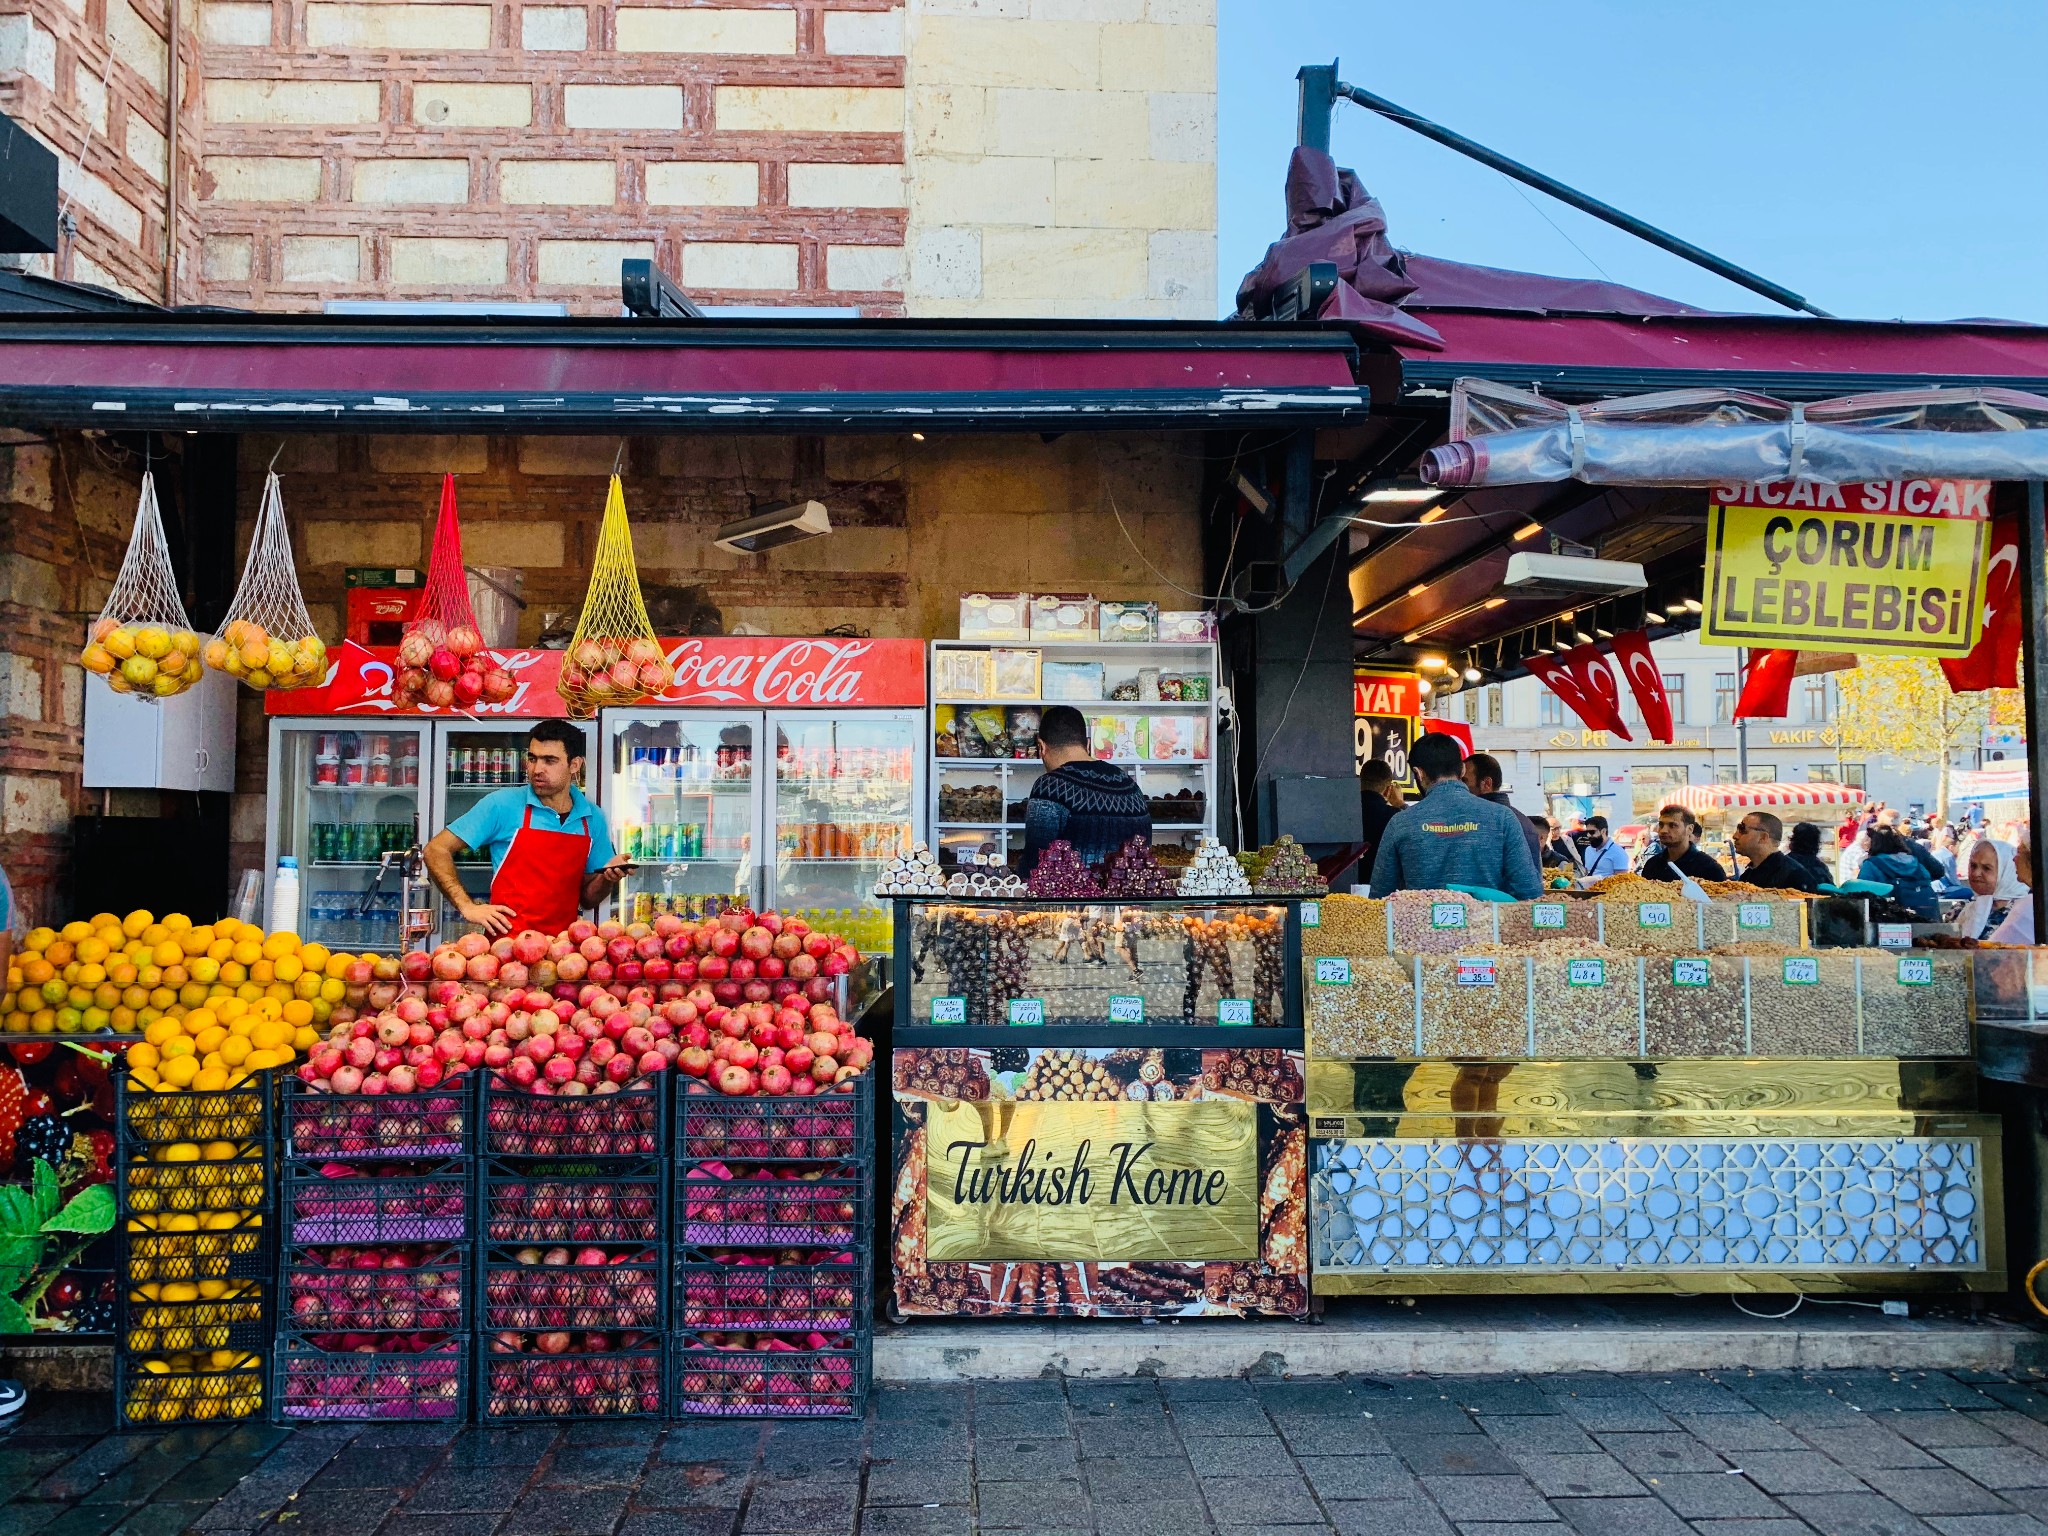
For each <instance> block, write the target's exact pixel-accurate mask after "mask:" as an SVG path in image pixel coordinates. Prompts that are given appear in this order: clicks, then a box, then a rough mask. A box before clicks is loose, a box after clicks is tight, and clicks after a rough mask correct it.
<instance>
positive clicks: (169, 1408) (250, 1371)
mask: <svg viewBox="0 0 2048 1536" xmlns="http://www.w3.org/2000/svg"><path fill="white" fill-rule="evenodd" d="M237 1355H238V1358H237V1359H236V1361H235V1363H234V1364H232V1365H219V1366H216V1365H214V1364H212V1363H211V1360H210V1358H209V1357H205V1356H201V1357H196V1358H195V1357H190V1356H183V1357H181V1356H176V1355H138V1354H131V1353H129V1352H128V1351H126V1350H116V1351H115V1355H114V1422H115V1423H116V1424H117V1425H119V1426H120V1427H121V1428H123V1429H153V1428H156V1427H157V1426H159V1425H163V1424H205V1423H216V1422H221V1421H225V1420H233V1419H253V1418H257V1417H260V1416H261V1415H262V1413H263V1398H264V1386H265V1374H266V1372H265V1362H264V1357H263V1356H262V1355H261V1354H259V1353H257V1352H255V1351H254V1350H243V1351H238V1352H237Z"/></svg>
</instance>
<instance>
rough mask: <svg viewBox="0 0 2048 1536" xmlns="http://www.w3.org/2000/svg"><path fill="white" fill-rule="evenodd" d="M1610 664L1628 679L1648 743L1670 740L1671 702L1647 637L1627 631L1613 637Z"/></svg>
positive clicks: (1635, 630) (1642, 633) (1641, 633)
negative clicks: (1612, 657) (1644, 727)
mask: <svg viewBox="0 0 2048 1536" xmlns="http://www.w3.org/2000/svg"><path fill="white" fill-rule="evenodd" d="M1614 661H1615V664H1616V665H1617V666H1618V667H1620V669H1621V675H1622V676H1623V677H1625V678H1627V679H1628V686H1629V691H1630V692H1631V693H1633V694H1634V695H1635V696H1636V707H1637V708H1638V709H1640V710H1641V711H1642V712H1643V724H1644V725H1645V726H1646V727H1647V728H1648V729H1649V732H1650V739H1651V740H1652V741H1669V740H1670V739H1671V700H1670V699H1669V698H1668V697H1667V696H1666V695H1665V692H1664V674H1663V673H1662V672H1660V671H1658V670H1657V658H1656V657H1654V656H1652V655H1651V654H1650V637H1649V635H1648V634H1647V633H1645V632H1644V631H1642V630H1640V629H1631V630H1628V631H1626V632H1624V633H1622V634H1619V635H1616V636H1615V637H1614Z"/></svg>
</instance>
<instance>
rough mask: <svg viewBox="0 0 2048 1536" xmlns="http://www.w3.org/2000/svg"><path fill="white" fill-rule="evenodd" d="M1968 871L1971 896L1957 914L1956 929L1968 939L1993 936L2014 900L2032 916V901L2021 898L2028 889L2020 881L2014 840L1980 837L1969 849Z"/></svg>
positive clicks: (2011, 907)
mask: <svg viewBox="0 0 2048 1536" xmlns="http://www.w3.org/2000/svg"><path fill="white" fill-rule="evenodd" d="M1968 871H1969V875H1968V879H1969V886H1970V890H1971V892H1972V897H1971V900H1970V901H1969V902H1968V903H1967V904H1966V905H1965V906H1964V907H1963V910H1962V912H1961V913H1960V914H1959V915H1958V916H1957V918H1956V932H1957V933H1959V934H1961V935H1962V936H1963V937H1964V938H1966V939H1988V938H1990V937H1991V934H1992V931H1993V930H1994V929H1996V928H1997V927H1998V925H1999V924H2000V923H2001V922H2003V921H2004V920H2005V917H2006V914H2007V912H2008V911H2010V910H2012V909H2013V904H2014V903H2015V902H2019V903H2020V905H2021V906H2022V907H2024V908H2025V909H2026V910H2027V912H2028V913H2029V915H2030V916H2031V914H2032V910H2033V905H2032V903H2031V902H2030V901H2022V900H2021V898H2023V897H2025V896H2026V895H2027V894H2028V892H2027V888H2026V886H2025V885H2023V884H2022V883H2021V882H2020V874H2019V869H2018V867H2017V861H2016V860H2015V857H2014V853H2013V846H2012V844H2011V843H2003V842H2000V841H1999V840H1998V839H1996V838H1992V837H1986V838H1980V839H1978V841H1977V846H1976V847H1974V848H1972V849H1971V850H1970V862H1969V865H1968ZM2029 942H2031V941H2029Z"/></svg>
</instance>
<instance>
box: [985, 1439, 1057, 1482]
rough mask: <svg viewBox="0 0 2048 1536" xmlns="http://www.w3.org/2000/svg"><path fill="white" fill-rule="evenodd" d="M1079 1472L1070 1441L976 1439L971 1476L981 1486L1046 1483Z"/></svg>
mask: <svg viewBox="0 0 2048 1536" xmlns="http://www.w3.org/2000/svg"><path fill="white" fill-rule="evenodd" d="M1080 1471H1081V1469H1080V1466H1079V1464H1078V1461H1077V1458H1076V1457H1075V1455H1074V1442H1073V1441H1072V1440H1009V1439H989V1438H985V1437H981V1436H977V1437H976V1438H975V1442H974V1475H975V1478H976V1479H977V1480H978V1481H980V1482H982V1483H1036V1482H1046V1481H1053V1480H1057V1479H1060V1478H1069V1477H1077V1476H1079V1475H1080Z"/></svg>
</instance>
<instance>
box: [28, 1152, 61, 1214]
mask: <svg viewBox="0 0 2048 1536" xmlns="http://www.w3.org/2000/svg"><path fill="white" fill-rule="evenodd" d="M29 1161H30V1162H31V1163H32V1164H33V1165H34V1173H33V1175H32V1177H33V1179H34V1181H35V1183H34V1195H35V1202H36V1220H37V1221H38V1222H44V1221H48V1220H49V1219H50V1218H51V1217H52V1216H54V1215H56V1214H57V1207H58V1206H59V1205H61V1204H62V1203H63V1201H64V1197H63V1196H62V1195H61V1194H60V1193H58V1190H57V1170H56V1169H55V1168H52V1167H51V1166H50V1165H49V1164H48V1163H46V1162H44V1161H43V1160H42V1159H41V1158H40V1157H36V1158H31V1159H30V1160H29Z"/></svg>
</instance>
